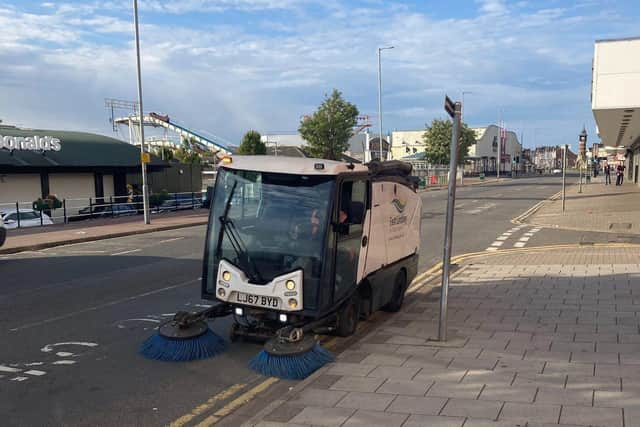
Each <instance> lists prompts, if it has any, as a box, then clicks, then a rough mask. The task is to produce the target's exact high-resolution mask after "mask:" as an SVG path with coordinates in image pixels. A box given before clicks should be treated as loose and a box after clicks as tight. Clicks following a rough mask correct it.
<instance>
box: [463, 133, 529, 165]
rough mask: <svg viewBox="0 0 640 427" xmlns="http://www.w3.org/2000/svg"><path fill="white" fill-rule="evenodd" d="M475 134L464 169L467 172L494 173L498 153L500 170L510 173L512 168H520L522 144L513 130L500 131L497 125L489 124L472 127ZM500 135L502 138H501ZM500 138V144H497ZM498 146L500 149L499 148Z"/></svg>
mask: <svg viewBox="0 0 640 427" xmlns="http://www.w3.org/2000/svg"><path fill="white" fill-rule="evenodd" d="M472 130H473V131H474V132H475V134H476V143H475V144H473V145H472V146H471V147H470V148H469V154H468V156H467V165H466V166H465V170H466V171H467V172H469V173H485V174H493V173H496V171H497V168H498V153H500V157H501V158H502V161H501V162H500V163H501V165H500V172H501V173H502V172H508V173H510V172H511V171H512V170H513V171H516V170H520V169H521V168H520V159H521V157H522V144H520V141H519V140H518V136H517V135H516V133H515V132H512V131H509V130H506V131H503V132H502V135H501V129H500V127H499V126H497V125H489V126H486V127H481V128H473V129H472ZM501 136H502V138H501ZM501 140H502V146H501V147H499V144H500V142H501ZM499 148H500V150H499Z"/></svg>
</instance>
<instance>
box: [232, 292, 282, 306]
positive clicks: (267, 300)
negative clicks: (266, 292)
mask: <svg viewBox="0 0 640 427" xmlns="http://www.w3.org/2000/svg"><path fill="white" fill-rule="evenodd" d="M236 302H239V303H240V304H247V305H255V306H258V307H267V308H278V307H279V306H280V298H278V297H267V296H262V295H251V294H245V293H243V292H236Z"/></svg>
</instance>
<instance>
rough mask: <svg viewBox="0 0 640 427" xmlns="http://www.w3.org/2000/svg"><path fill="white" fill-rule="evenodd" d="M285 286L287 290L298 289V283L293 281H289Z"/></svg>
mask: <svg viewBox="0 0 640 427" xmlns="http://www.w3.org/2000/svg"><path fill="white" fill-rule="evenodd" d="M285 286H286V287H287V289H289V290H290V291H292V290H294V289H295V288H296V282H294V281H293V280H287V283H285Z"/></svg>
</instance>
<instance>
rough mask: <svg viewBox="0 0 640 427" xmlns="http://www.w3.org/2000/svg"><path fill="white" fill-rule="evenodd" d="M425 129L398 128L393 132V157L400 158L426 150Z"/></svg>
mask: <svg viewBox="0 0 640 427" xmlns="http://www.w3.org/2000/svg"><path fill="white" fill-rule="evenodd" d="M424 132H425V129H420V130H396V131H393V132H391V158H393V159H396V160H400V159H402V158H403V157H407V156H411V155H413V154H416V153H421V152H424V149H425V146H426V145H425V143H424V140H423V138H422V137H423V136H424Z"/></svg>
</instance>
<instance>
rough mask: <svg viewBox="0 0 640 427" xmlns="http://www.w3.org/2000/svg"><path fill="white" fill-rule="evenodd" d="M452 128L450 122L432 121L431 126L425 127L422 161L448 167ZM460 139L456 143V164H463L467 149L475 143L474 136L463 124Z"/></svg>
mask: <svg viewBox="0 0 640 427" xmlns="http://www.w3.org/2000/svg"><path fill="white" fill-rule="evenodd" d="M452 128H453V126H452V123H451V121H450V120H440V119H433V121H432V122H431V126H427V130H426V131H425V133H424V135H423V136H422V139H423V141H424V143H425V145H426V147H425V155H424V159H425V160H426V161H427V162H429V163H431V164H434V165H448V164H449V161H450V159H449V157H450V155H451V132H452V131H453V130H452ZM460 133H461V137H460V140H459V141H458V164H460V165H461V164H464V160H465V158H466V157H467V155H468V154H469V147H471V146H472V145H473V144H475V142H476V134H475V132H474V131H473V130H472V129H470V128H469V127H468V126H467V125H466V124H465V123H462V126H461V132H460Z"/></svg>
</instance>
